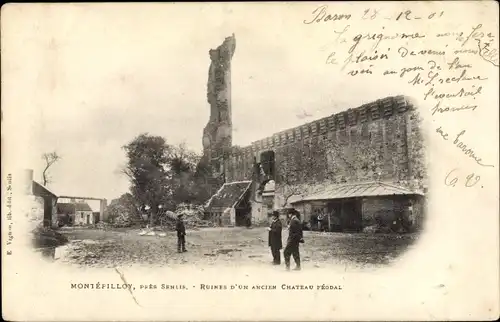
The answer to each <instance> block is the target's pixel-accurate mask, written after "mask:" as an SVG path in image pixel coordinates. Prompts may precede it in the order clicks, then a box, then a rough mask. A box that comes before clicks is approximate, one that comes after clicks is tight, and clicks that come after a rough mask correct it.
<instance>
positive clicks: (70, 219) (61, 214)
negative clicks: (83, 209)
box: [57, 202, 76, 226]
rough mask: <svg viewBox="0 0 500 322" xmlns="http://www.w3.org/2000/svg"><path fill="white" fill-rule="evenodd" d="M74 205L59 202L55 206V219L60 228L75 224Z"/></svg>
mask: <svg viewBox="0 0 500 322" xmlns="http://www.w3.org/2000/svg"><path fill="white" fill-rule="evenodd" d="M75 213H76V210H75V205H74V204H72V203H64V202H60V203H58V204H57V218H58V220H59V224H60V225H61V226H63V225H68V226H72V225H73V224H74V223H75Z"/></svg>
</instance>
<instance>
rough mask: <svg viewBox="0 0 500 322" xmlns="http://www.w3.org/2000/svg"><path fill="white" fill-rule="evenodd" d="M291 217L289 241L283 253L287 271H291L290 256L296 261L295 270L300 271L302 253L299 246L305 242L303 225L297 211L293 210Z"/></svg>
mask: <svg viewBox="0 0 500 322" xmlns="http://www.w3.org/2000/svg"><path fill="white" fill-rule="evenodd" d="M289 214H290V215H291V217H292V218H291V220H290V226H289V228H288V240H287V243H286V247H285V250H284V251H283V256H284V257H285V265H286V269H287V270H289V269H290V255H292V256H293V260H294V261H295V268H294V270H297V271H299V270H300V253H299V244H300V243H303V242H304V238H303V235H302V223H301V222H300V219H299V216H300V214H299V213H298V211H297V210H295V209H293V210H291V211H290V213H289Z"/></svg>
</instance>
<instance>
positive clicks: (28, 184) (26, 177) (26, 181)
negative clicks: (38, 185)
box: [22, 169, 33, 195]
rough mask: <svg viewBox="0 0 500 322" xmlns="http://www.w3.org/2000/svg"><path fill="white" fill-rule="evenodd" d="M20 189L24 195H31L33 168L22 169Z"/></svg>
mask: <svg viewBox="0 0 500 322" xmlns="http://www.w3.org/2000/svg"><path fill="white" fill-rule="evenodd" d="M22 189H23V190H22V191H23V193H24V194H25V195H33V169H24V170H23V173H22Z"/></svg>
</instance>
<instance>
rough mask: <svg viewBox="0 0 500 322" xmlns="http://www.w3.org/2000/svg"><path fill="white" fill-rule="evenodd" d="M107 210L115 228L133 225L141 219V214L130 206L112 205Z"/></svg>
mask: <svg viewBox="0 0 500 322" xmlns="http://www.w3.org/2000/svg"><path fill="white" fill-rule="evenodd" d="M106 211H107V212H108V214H107V217H108V218H109V224H110V225H111V227H114V228H122V227H131V226H134V225H136V224H138V223H139V222H140V221H141V220H140V217H139V215H138V214H137V213H135V212H134V211H133V210H132V209H130V207H125V206H123V205H121V204H114V205H110V206H109V207H108V209H106Z"/></svg>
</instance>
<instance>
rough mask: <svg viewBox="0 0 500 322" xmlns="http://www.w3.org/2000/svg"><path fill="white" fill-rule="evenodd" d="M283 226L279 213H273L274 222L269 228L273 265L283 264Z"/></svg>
mask: <svg viewBox="0 0 500 322" xmlns="http://www.w3.org/2000/svg"><path fill="white" fill-rule="evenodd" d="M282 229H283V225H282V224H281V220H280V218H279V213H278V212H277V211H273V221H272V222H271V227H269V247H271V254H272V255H273V264H274V265H280V264H281V254H280V249H281V248H283V243H282V241H281V230H282Z"/></svg>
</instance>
